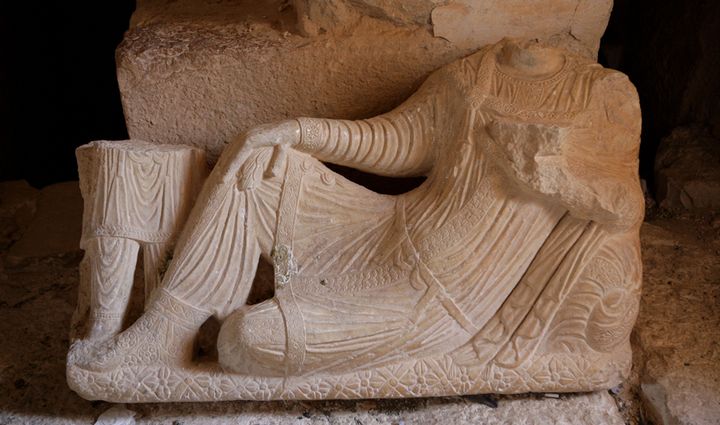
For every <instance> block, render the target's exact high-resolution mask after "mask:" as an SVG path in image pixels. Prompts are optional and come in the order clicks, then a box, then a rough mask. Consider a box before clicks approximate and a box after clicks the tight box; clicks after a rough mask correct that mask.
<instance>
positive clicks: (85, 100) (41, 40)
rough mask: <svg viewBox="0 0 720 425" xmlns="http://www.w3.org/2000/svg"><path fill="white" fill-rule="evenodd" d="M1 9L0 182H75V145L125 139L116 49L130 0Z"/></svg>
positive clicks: (26, 4)
mask: <svg viewBox="0 0 720 425" xmlns="http://www.w3.org/2000/svg"><path fill="white" fill-rule="evenodd" d="M12 5H13V7H12V9H11V8H9V7H7V6H4V7H3V8H2V10H0V52H1V53H0V116H1V117H2V118H1V119H0V123H2V124H1V125H0V181H3V180H15V179H25V180H28V181H29V182H30V183H31V184H32V185H34V186H37V187H41V186H45V185H47V184H50V183H53V182H58V181H63V180H75V179H77V171H76V167H75V153H74V150H75V148H76V147H77V146H79V145H81V144H84V143H87V142H88V141H89V140H93V139H124V138H127V130H126V129H125V120H124V118H123V113H122V107H121V104H120V93H119V90H118V86H117V80H116V78H115V47H116V46H117V44H118V43H119V42H120V40H122V36H123V33H124V32H125V30H126V29H127V27H128V22H129V19H130V14H131V13H132V11H133V10H134V8H135V2H134V1H132V0H113V1H107V2H105V1H102V2H101V1H95V2H92V1H69V2H68V1H62V2H12Z"/></svg>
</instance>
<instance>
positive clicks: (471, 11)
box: [432, 0, 612, 57]
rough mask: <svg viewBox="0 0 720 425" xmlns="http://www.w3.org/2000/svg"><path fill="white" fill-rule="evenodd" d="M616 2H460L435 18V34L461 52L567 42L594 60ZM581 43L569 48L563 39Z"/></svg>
mask: <svg viewBox="0 0 720 425" xmlns="http://www.w3.org/2000/svg"><path fill="white" fill-rule="evenodd" d="M611 9H612V0H553V1H547V0H530V1H528V0H494V1H488V0H459V1H450V2H449V3H448V4H446V5H444V6H439V7H437V8H435V9H434V10H433V12H432V23H433V33H434V34H435V36H437V37H442V38H445V39H447V40H449V41H451V42H452V43H454V44H456V45H459V46H483V45H486V44H490V43H495V42H497V41H498V40H499V39H500V38H502V37H503V36H505V37H522V38H529V37H535V38H540V39H545V40H553V39H555V40H563V42H565V47H569V46H572V47H573V50H576V51H578V52H580V53H583V54H585V55H587V56H590V57H593V56H594V55H596V54H597V50H598V48H599V47H600V37H602V34H603V33H604V32H605V26H606V25H607V22H608V19H609V17H610V11H611ZM567 35H569V36H571V37H572V39H574V40H575V41H576V42H575V43H567V42H566V41H565V40H564V39H563V36H567Z"/></svg>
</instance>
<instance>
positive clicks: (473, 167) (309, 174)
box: [67, 40, 643, 402]
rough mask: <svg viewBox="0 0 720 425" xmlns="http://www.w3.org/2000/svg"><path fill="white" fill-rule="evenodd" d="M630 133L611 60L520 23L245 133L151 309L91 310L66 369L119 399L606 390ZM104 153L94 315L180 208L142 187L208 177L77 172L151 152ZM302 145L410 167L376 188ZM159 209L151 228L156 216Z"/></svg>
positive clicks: (611, 380) (629, 250)
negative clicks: (262, 295)
mask: <svg viewBox="0 0 720 425" xmlns="http://www.w3.org/2000/svg"><path fill="white" fill-rule="evenodd" d="M639 134H640V109H639V104H638V100H637V94H636V92H635V89H634V87H633V86H632V84H631V83H630V82H629V81H628V79H627V77H625V76H624V75H622V74H620V73H618V72H616V71H612V70H609V69H604V68H602V67H601V66H600V65H598V64H596V63H594V62H592V61H590V60H588V59H586V58H583V57H580V56H576V55H574V54H572V53H569V52H567V51H563V50H559V49H555V48H550V47H547V46H545V45H542V44H538V43H536V42H529V41H518V40H504V41H502V42H500V43H498V44H495V45H492V46H489V47H487V48H484V49H482V50H480V51H479V52H477V53H475V54H473V55H471V56H468V57H467V58H465V59H462V60H460V61H457V62H454V63H452V64H450V65H447V66H445V67H443V68H441V69H440V70H438V71H436V72H435V73H433V74H432V75H431V76H430V77H429V78H428V80H427V81H426V82H425V83H424V84H423V86H422V87H421V88H420V89H419V90H418V91H417V92H416V93H415V94H414V95H413V96H412V97H410V98H409V99H408V100H407V101H406V102H404V103H403V104H402V105H400V106H399V107H397V108H396V109H394V110H393V111H391V112H389V113H387V114H384V115H381V116H377V117H374V118H370V119H367V120H359V121H348V120H334V119H320V118H298V119H294V120H288V121H283V122H280V123H275V124H268V125H263V126H260V127H256V128H254V129H252V130H251V131H249V132H248V133H246V134H244V135H242V136H241V137H239V138H238V139H237V140H236V141H235V142H233V143H232V144H231V145H230V146H228V147H227V148H226V150H225V151H224V152H223V155H222V156H221V158H220V161H219V162H218V164H217V165H216V166H215V168H214V170H213V171H212V173H211V174H210V176H209V177H208V179H207V181H206V183H205V185H204V186H203V189H202V191H200V193H199V195H198V196H197V200H196V201H191V202H192V203H194V205H193V206H192V211H191V212H190V215H189V218H188V219H187V222H186V223H185V224H184V226H183V229H182V232H181V233H180V236H179V239H178V242H177V244H176V247H175V249H174V254H173V256H172V261H171V262H170V263H169V266H168V268H167V271H166V272H165V273H164V275H163V277H162V281H161V283H160V284H159V285H158V288H157V289H156V290H155V291H154V295H153V296H152V297H149V298H148V300H147V306H146V311H145V313H144V314H143V315H142V316H141V317H140V318H139V319H138V320H137V321H136V322H135V323H133V324H132V325H131V326H130V327H129V328H127V329H125V330H122V331H121V329H120V328H119V327H118V326H117V325H116V324H115V323H114V322H112V323H111V324H110V325H107V326H105V325H104V323H105V322H102V321H99V319H97V318H98V317H102V314H96V313H91V315H90V323H91V326H89V329H90V332H89V333H86V334H78V336H77V339H76V340H75V341H74V343H73V345H72V346H71V349H70V353H69V356H68V368H67V374H68V382H69V384H70V386H71V387H72V388H73V389H74V390H75V391H76V392H78V393H79V394H80V395H82V396H83V397H86V398H89V399H104V400H109V401H116V402H154V401H203V400H204V401H211V400H229V399H257V400H271V399H330V398H340V399H348V398H373V397H421V396H439V395H455V394H472V393H483V392H494V393H519V392H528V391H553V392H557V391H589V390H596V389H601V388H608V387H611V386H614V385H616V384H617V383H618V382H619V381H620V380H622V379H623V377H624V376H625V375H626V374H627V373H628V370H629V367H630V360H631V358H630V348H629V342H628V338H629V332H630V329H631V328H632V324H633V323H634V320H635V316H636V314H637V306H638V300H639V285H640V281H641V266H640V259H639V241H638V229H639V224H640V222H641V221H642V215H643V197H642V191H641V189H640V185H639V180H638V176H637V154H638V145H639ZM114 146H116V145H113V144H112V143H110V142H102V143H101V144H99V145H90V147H88V148H81V149H80V150H79V152H78V158H79V159H80V163H81V167H80V171H81V174H82V175H83V193H84V195H85V199H86V217H85V226H86V227H85V237H84V238H83V241H84V242H83V243H84V247H85V249H86V252H87V258H88V266H87V267H86V268H85V269H84V273H85V275H84V276H85V278H84V279H85V280H87V281H89V282H90V283H89V284H88V290H89V294H90V299H91V300H93V302H91V303H90V306H91V308H90V310H91V312H93V311H98V312H102V311H105V310H103V309H105V308H106V307H105V304H99V303H97V302H96V301H95V300H100V299H102V300H107V303H108V304H107V305H113V306H114V305H115V304H114V303H116V302H117V303H118V304H123V303H124V302H125V301H123V300H125V299H126V297H127V296H126V295H125V292H124V291H125V289H124V288H125V286H124V285H125V283H124V282H126V281H127V279H128V278H127V276H129V275H131V274H132V273H131V271H132V269H133V268H134V258H135V255H136V253H137V249H138V246H139V245H142V246H143V247H144V246H145V245H144V244H147V243H155V242H153V241H154V240H150V241H146V240H144V239H142V238H141V236H143V235H146V234H147V235H154V234H155V233H153V232H158V231H160V230H165V229H166V227H164V226H165V225H166V224H167V226H169V227H167V229H172V231H170V230H168V233H167V235H168V238H167V239H163V241H168V240H172V239H173V237H172V235H174V234H175V230H176V229H177V228H178V227H179V226H180V225H182V223H183V221H184V220H183V217H184V214H183V213H180V211H184V209H183V208H185V207H181V206H178V205H176V204H173V202H172V201H166V200H165V198H162V197H159V196H157V195H153V196H146V195H145V194H148V193H156V192H153V190H152V189H147V190H145V189H144V188H155V187H160V186H162V187H167V188H168V189H167V191H169V192H172V193H181V194H182V196H180V197H178V198H173V199H174V200H175V201H177V202H179V203H180V204H182V205H188V203H187V202H186V200H188V199H193V194H194V193H195V190H194V189H193V190H191V189H187V190H186V191H184V192H183V191H182V190H180V189H178V188H179V187H183V188H193V187H197V186H194V184H195V183H193V182H196V181H200V180H201V178H200V177H198V176H202V172H200V171H198V170H201V168H202V167H199V166H197V165H192V164H196V162H195V159H196V158H199V156H196V155H197V153H196V151H194V150H190V149H189V148H187V150H182V149H181V148H177V147H155V149H157V150H158V153H157V156H156V157H154V158H155V160H154V162H152V161H150V160H147V161H146V162H144V161H142V160H139V159H131V160H125V161H120V160H112V161H106V162H103V161H99V160H97V159H94V160H93V161H92V164H93V165H92V166H91V167H90V166H87V165H83V164H85V163H84V162H83V161H85V160H84V159H83V158H85V157H86V156H87V157H92V158H98V157H101V156H102V157H106V156H107V157H108V158H109V157H112V158H115V156H117V157H124V155H129V154H127V153H126V152H135V151H136V150H141V151H142V150H144V149H150V148H147V146H146V145H143V144H141V143H138V142H126V143H125V144H122V145H117V146H122V147H123V148H122V149H114ZM83 149H87V152H88V154H86V153H85V152H86V151H85V150H83ZM103 149H105V151H103ZM139 156H140V157H142V158H149V157H150V156H152V155H149V154H143V155H139ZM132 158H136V157H134V156H133V157H132ZM171 159H172V161H175V162H174V163H172V161H171ZM320 161H326V162H332V163H336V164H341V165H346V166H351V167H354V168H357V169H360V170H363V171H368V172H372V173H375V174H380V175H386V176H426V177H427V179H426V181H425V182H424V183H423V184H422V185H421V186H419V187H418V188H416V189H414V190H412V191H410V192H408V193H405V194H402V195H398V196H389V195H380V194H377V193H374V192H372V191H370V190H368V189H366V188H364V187H362V186H359V185H357V184H355V183H353V182H350V181H349V180H347V179H345V178H344V177H342V176H340V175H338V174H336V173H334V172H333V171H331V170H330V169H328V168H327V167H326V166H325V165H323V163H322V162H320ZM151 164H155V165H151ZM155 166H157V167H160V168H162V169H163V170H165V171H164V172H162V173H161V172H160V171H159V170H158V171H157V172H155V171H152V172H151V171H150V169H151V168H152V167H155ZM133 167H134V168H133ZM163 167H165V168H163ZM178 169H182V170H184V171H183V172H181V171H176V170H178ZM171 171H174V172H175V173H176V174H173V173H172V172H171ZM168 173H169V174H171V175H173V176H176V177H174V178H170V179H166V180H162V182H160V180H158V177H157V176H158V175H168ZM97 175H99V176H105V175H112V176H122V179H118V178H116V177H114V178H113V179H111V180H110V183H112V182H114V181H116V180H117V181H120V180H123V181H132V182H136V183H137V185H135V186H131V185H127V184H126V185H124V186H122V188H123V189H122V190H124V192H122V193H123V195H120V196H122V197H123V200H124V202H114V203H113V202H112V201H109V200H114V199H117V197H118V196H119V195H117V194H116V193H121V192H118V190H119V189H118V187H120V186H118V185H117V184H115V185H113V184H109V183H107V181H108V180H103V179H100V178H96V177H90V176H97ZM159 182H160V183H159ZM143 190H145V191H143ZM135 191H138V192H137V193H136V192H135ZM165 191H166V190H165V189H164V190H163V193H165ZM131 192H132V194H130V193H131ZM125 193H127V194H125ZM98 199H99V200H100V201H96V200H98ZM166 210H167V211H171V212H169V213H167V216H168V217H170V219H169V220H168V222H167V223H165V222H163V221H157V220H154V219H151V218H150V217H155V216H154V215H153V214H154V212H155V211H157V212H158V213H160V212H162V214H161V216H162V217H165V211H166ZM98 211H100V213H98ZM145 211H152V212H153V214H149V215H148V214H146V215H142V214H145ZM135 214H140V215H142V217H143V218H142V219H138V220H137V221H132V220H134V217H135ZM96 216H102V217H111V218H112V217H116V216H117V217H126V218H129V219H130V221H131V222H132V223H133V224H137V225H138V227H136V228H133V229H132V231H122V228H123V223H116V221H122V220H116V221H113V219H110V218H105V220H106V221H102V220H98V219H96V218H95V217H96ZM105 223H109V224H111V225H115V226H116V227H112V226H106V227H103V225H104V224H105ZM98 229H104V230H98ZM115 229H119V230H118V231H116V230H115ZM162 243H166V242H162ZM158 251H161V250H158ZM260 257H263V258H265V259H266V260H268V261H270V262H271V263H272V264H273V266H274V270H275V295H274V296H273V297H272V298H271V299H269V300H267V301H264V302H261V303H259V304H255V305H247V304H246V300H247V296H248V293H249V291H250V289H251V285H252V281H253V278H254V275H255V271H256V268H257V264H258V260H259V258H260ZM131 259H133V260H131ZM153 264H154V263H153ZM151 265H152V264H151ZM149 269H150V270H151V273H156V272H155V271H154V270H157V267H155V268H153V267H150V268H149ZM87 276H90V277H87ZM153 276H155V275H153ZM149 281H151V282H152V281H153V277H152V276H151V277H150V279H149ZM123 297H124V298H123ZM107 308H108V309H112V308H114V307H107ZM93 309H95V310H93ZM210 316H215V317H217V318H218V319H219V320H220V321H221V322H222V326H221V330H220V334H219V337H218V344H217V345H218V346H217V348H218V353H219V361H218V362H216V363H215V362H212V363H210V362H198V361H196V360H194V359H193V341H194V339H195V337H196V336H197V332H198V329H199V327H200V326H201V325H202V324H203V322H205V320H207V319H208V318H209V317H210ZM96 323H103V324H102V325H97V324H96Z"/></svg>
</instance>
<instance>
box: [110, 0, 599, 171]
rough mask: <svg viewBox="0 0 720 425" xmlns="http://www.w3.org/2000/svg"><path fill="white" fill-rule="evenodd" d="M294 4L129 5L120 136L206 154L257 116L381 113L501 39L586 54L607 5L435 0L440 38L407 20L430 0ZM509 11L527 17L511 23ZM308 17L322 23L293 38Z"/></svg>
mask: <svg viewBox="0 0 720 425" xmlns="http://www.w3.org/2000/svg"><path fill="white" fill-rule="evenodd" d="M302 3H304V2H301V1H299V2H296V7H297V11H294V10H293V8H292V7H287V5H286V4H285V3H283V2H279V1H267V2H240V1H230V2H210V1H202V0H181V1H176V2H169V1H164V0H145V1H140V2H138V7H137V11H136V12H135V14H134V15H133V19H132V23H133V26H132V27H131V29H130V30H129V31H128V33H127V34H126V37H125V40H124V42H123V43H122V44H121V45H120V46H119V48H118V51H117V64H118V81H119V84H120V90H121V94H122V100H123V107H124V111H125V117H126V121H127V126H128V131H129V133H130V136H131V137H132V138H138V139H142V140H146V141H150V142H154V143H182V144H189V145H193V146H198V147H203V148H206V149H207V150H208V152H209V154H210V157H211V158H216V157H217V155H218V154H219V152H220V151H221V150H222V148H223V147H224V146H225V144H227V143H228V142H230V141H231V140H232V139H233V138H234V137H236V136H237V135H238V134H240V133H241V132H243V131H245V130H247V129H248V128H250V127H252V126H254V125H257V124H261V123H266V122H272V121H277V120H280V119H285V118H289V117H295V116H321V117H332V118H352V119H355V118H361V117H367V116H372V115H376V114H377V113H380V112H384V111H387V110H389V109H391V108H392V107H394V106H395V105H397V104H398V103H399V102H400V101H401V100H402V99H404V98H406V97H407V96H408V95H409V94H410V93H412V91H413V90H414V89H416V88H417V86H418V85H419V83H420V82H421V81H422V80H423V78H424V77H425V76H427V75H428V73H429V72H431V71H432V70H434V69H436V68H438V67H440V66H441V65H444V64H446V63H449V62H451V61H452V60H454V59H457V58H459V57H462V56H465V55H467V54H469V53H471V52H473V51H475V50H476V49H477V48H479V47H481V46H482V45H485V44H487V43H490V42H495V41H498V40H499V39H501V38H502V37H504V36H507V35H514V36H521V35H522V36H531V37H536V36H539V37H541V38H546V39H548V41H550V42H552V43H554V44H555V45H559V46H563V47H567V48H570V49H571V50H574V51H577V52H581V53H583V54H585V55H586V56H590V57H593V56H594V55H595V54H596V52H597V45H598V42H599V38H600V35H601V34H602V32H603V30H604V28H605V26H606V24H607V19H608V11H609V8H610V3H609V2H608V1H606V0H603V1H594V0H593V1H587V0H570V1H566V0H564V1H560V0H543V1H534V2H533V6H532V7H530V6H527V7H524V6H523V7H521V6H520V5H518V4H516V3H517V2H513V3H512V4H511V3H507V2H488V4H485V3H484V2H483V3H481V2H477V3H472V4H471V3H462V4H461V3H457V4H455V3H453V4H448V5H443V6H440V3H437V5H438V8H436V9H435V11H436V12H437V13H435V14H436V15H437V16H436V18H437V21H438V23H437V25H436V27H435V31H436V35H442V37H447V39H444V38H441V37H434V36H433V34H432V32H431V31H432V30H431V29H430V28H429V26H428V25H427V24H426V25H415V24H410V23H408V22H410V21H412V22H415V23H417V22H418V21H422V20H424V19H427V20H428V22H429V15H428V11H429V10H430V9H431V6H434V5H435V4H436V2H434V1H429V0H428V1H416V2H415V1H407V2H381V1H368V0H366V1H363V2H359V1H353V2H348V3H345V2H344V1H333V2H311V3H310V6H311V9H312V11H315V12H312V11H311V12H308V13H311V15H312V16H311V17H310V18H307V19H306V18H303V17H304V16H306V15H304V14H303V13H305V12H303V11H304V10H305V9H303V8H302ZM591 5H592V6H591ZM343 7H344V8H346V9H347V8H350V9H352V10H354V11H355V12H357V13H360V12H358V11H362V13H360V14H361V15H362V17H361V18H360V19H358V20H350V21H348V20H346V19H345V18H342V17H343V16H345V15H342V14H340V15H341V17H340V18H338V19H339V21H338V22H339V23H338V26H339V27H341V28H343V29H342V30H337V31H336V30H332V28H334V27H332V28H331V24H327V23H325V21H323V19H324V18H323V17H324V16H326V15H328V14H330V15H332V13H331V12H332V11H333V10H335V9H338V8H343ZM458 8H459V9H458ZM518 8H519V9H518ZM279 9H280V11H279V12H278V10H279ZM520 9H522V10H521V11H523V12H524V13H527V14H528V15H526V18H523V19H522V21H521V22H516V21H515V20H513V19H511V16H513V15H512V14H513V13H517V12H518V11H519V10H520ZM571 9H574V10H575V12H574V13H571ZM343 10H344V9H343ZM483 11H485V12H483ZM296 12H297V13H299V14H300V15H301V19H300V23H299V24H297V23H296V19H295V13H296ZM338 13H339V12H338ZM348 13H349V12H348ZM366 13H367V14H369V15H365V14H366ZM416 13H420V14H421V15H422V16H427V18H422V19H420V18H418V17H417V16H415V14H416ZM332 16H335V15H332ZM373 16H375V17H373ZM383 16H385V17H388V19H385V18H383ZM398 16H405V17H401V18H399V17H398ZM412 16H415V17H412ZM393 17H395V18H393ZM341 18H342V19H341ZM332 19H335V18H332ZM308 21H309V22H311V23H315V24H317V25H319V26H320V27H324V26H326V27H328V28H330V29H331V30H328V31H326V32H325V33H324V34H321V35H318V36H312V37H304V36H301V35H299V33H298V25H299V27H300V28H303V27H304V26H307V25H305V24H303V22H306V23H307V22H308ZM500 23H502V24H500ZM332 25H334V24H332ZM478 28H479V29H478ZM448 39H449V40H450V41H448Z"/></svg>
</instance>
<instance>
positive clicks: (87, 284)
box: [72, 140, 207, 340]
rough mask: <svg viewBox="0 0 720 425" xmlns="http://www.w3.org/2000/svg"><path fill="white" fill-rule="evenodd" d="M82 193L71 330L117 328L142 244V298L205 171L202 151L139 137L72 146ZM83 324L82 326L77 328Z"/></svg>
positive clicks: (93, 334)
mask: <svg viewBox="0 0 720 425" xmlns="http://www.w3.org/2000/svg"><path fill="white" fill-rule="evenodd" d="M77 161H78V169H79V172H80V189H81V191H82V195H83V199H84V208H83V230H82V239H81V241H80V247H82V248H83V249H84V250H85V258H84V260H83V264H82V265H81V270H82V272H81V281H80V290H79V293H80V296H79V300H78V307H77V310H76V312H75V315H74V317H73V325H72V329H73V334H79V336H81V337H83V338H85V339H87V340H95V339H98V338H105V339H106V338H109V337H112V336H113V335H115V334H117V333H118V332H119V331H120V329H121V327H122V324H123V322H124V320H125V316H126V313H127V308H128V302H129V300H130V292H131V289H132V287H133V282H134V275H135V265H136V263H137V261H138V254H139V253H140V252H141V251H142V258H143V272H144V278H145V279H144V285H145V288H144V289H145V299H146V300H148V299H150V297H151V296H152V294H153V292H154V291H155V288H156V287H157V286H158V283H159V281H160V279H161V278H162V274H163V273H164V270H165V269H166V267H167V262H168V261H169V257H170V256H171V253H172V248H173V245H174V243H175V240H176V239H177V235H178V233H179V231H180V229H181V228H182V226H183V224H184V223H185V220H186V219H187V216H188V214H189V212H190V208H191V207H192V205H193V202H194V201H195V198H196V196H197V194H198V192H199V191H200V187H201V186H202V184H203V182H204V181H205V178H206V176H207V170H206V162H205V154H204V152H202V151H200V150H198V149H193V148H190V147H187V146H167V145H153V144H150V143H146V142H141V141H133V140H128V141H121V142H110V141H97V142H92V143H90V144H87V145H84V146H81V147H79V148H78V149H77ZM81 323H82V325H84V327H85V328H86V329H84V330H81V329H78V328H80V327H81Z"/></svg>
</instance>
